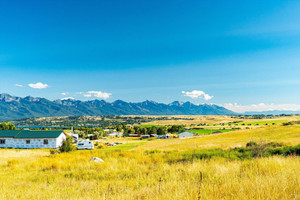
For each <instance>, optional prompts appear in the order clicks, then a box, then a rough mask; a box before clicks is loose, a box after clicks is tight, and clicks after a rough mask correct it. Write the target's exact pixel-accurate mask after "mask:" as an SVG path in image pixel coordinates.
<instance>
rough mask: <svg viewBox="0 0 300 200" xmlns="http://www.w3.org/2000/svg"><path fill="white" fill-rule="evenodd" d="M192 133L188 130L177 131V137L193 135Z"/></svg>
mask: <svg viewBox="0 0 300 200" xmlns="http://www.w3.org/2000/svg"><path fill="white" fill-rule="evenodd" d="M193 136H194V133H192V132H188V131H183V132H180V133H178V138H186V137H193Z"/></svg>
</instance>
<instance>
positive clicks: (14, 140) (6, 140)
mask: <svg viewBox="0 0 300 200" xmlns="http://www.w3.org/2000/svg"><path fill="white" fill-rule="evenodd" d="M64 140H66V135H65V133H64V132H63V131H28V130H1V131H0V148H16V149H40V148H43V149H56V148H59V147H60V146H61V145H62V142H63V141H64Z"/></svg>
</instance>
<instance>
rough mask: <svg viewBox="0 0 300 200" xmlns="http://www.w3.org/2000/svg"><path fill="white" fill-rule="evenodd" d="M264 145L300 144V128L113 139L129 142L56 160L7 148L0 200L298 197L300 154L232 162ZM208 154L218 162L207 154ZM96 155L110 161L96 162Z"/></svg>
mask: <svg viewBox="0 0 300 200" xmlns="http://www.w3.org/2000/svg"><path fill="white" fill-rule="evenodd" d="M262 140H264V141H265V142H280V143H284V144H286V145H298V144H300V126H299V125H292V126H279V125H274V126H267V127H261V128H257V129H247V130H237V131H231V132H227V133H220V134H213V135H208V136H202V137H194V138H188V139H165V140H149V141H148V140H141V141H138V140H133V139H123V138H114V139H109V140H104V142H116V141H117V142H122V143H123V144H122V145H118V146H113V147H106V148H103V149H96V150H83V151H74V152H69V153H60V154H54V155H51V154H50V153H49V150H14V149H0V177H1V181H0V199H43V200H44V199H104V200H108V199H120V200H121V199H126V200H127V199H149V200H150V199H159V200H160V199H167V200H171V199H180V200H181V199H188V200H192V199H299V198H300V195H299V191H300V170H299V166H300V159H299V157H298V156H293V155H290V156H283V155H277V156H269V157H258V158H254V157H249V158H247V157H243V158H239V157H234V156H233V153H234V152H237V151H233V150H232V148H234V147H245V145H246V143H248V142H249V141H256V142H258V143H259V142H260V141H262ZM248 150H251V148H249V149H248ZM208 153H210V154H214V155H216V156H213V157H207V156H206V157H205V158H203V157H201V156H200V155H203V154H205V155H207V154H208ZM238 153H239V154H243V152H242V151H241V152H240V151H238ZM223 154H224V155H225V156H224V155H223ZM94 156H95V157H99V158H102V159H103V160H104V162H103V163H96V162H94V161H90V158H92V157H94Z"/></svg>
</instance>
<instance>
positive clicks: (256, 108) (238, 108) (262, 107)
mask: <svg viewBox="0 0 300 200" xmlns="http://www.w3.org/2000/svg"><path fill="white" fill-rule="evenodd" d="M222 106H224V107H225V108H227V109H229V110H232V111H234V112H238V113H243V112H247V111H250V112H261V111H274V110H280V111H299V110H300V105H299V104H264V103H259V104H251V105H239V104H237V103H234V104H232V103H227V104H224V105H222Z"/></svg>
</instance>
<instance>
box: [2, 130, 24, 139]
mask: <svg viewBox="0 0 300 200" xmlns="http://www.w3.org/2000/svg"><path fill="white" fill-rule="evenodd" d="M20 132H21V130H0V138H2V137H15V136H16V135H18V134H19V133H20Z"/></svg>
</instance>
